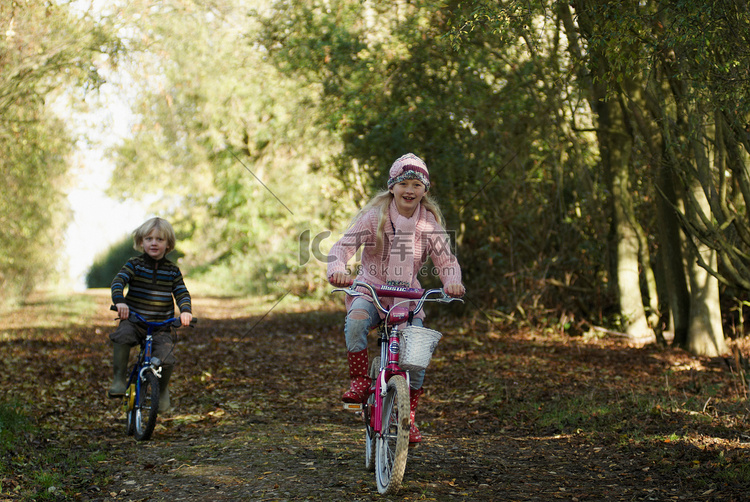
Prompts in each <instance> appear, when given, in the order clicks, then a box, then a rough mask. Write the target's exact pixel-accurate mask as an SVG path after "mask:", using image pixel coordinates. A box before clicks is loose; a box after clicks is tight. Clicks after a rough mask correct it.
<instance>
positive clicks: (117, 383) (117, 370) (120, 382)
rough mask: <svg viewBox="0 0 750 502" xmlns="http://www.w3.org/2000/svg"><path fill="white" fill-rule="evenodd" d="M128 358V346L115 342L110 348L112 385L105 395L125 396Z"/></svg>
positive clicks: (113, 396)
mask: <svg viewBox="0 0 750 502" xmlns="http://www.w3.org/2000/svg"><path fill="white" fill-rule="evenodd" d="M129 358H130V346H128V345H123V344H121V343H115V344H114V347H113V349H112V386H111V387H110V388H109V392H107V395H108V396H109V397H111V398H121V397H125V391H126V390H127V386H128V384H127V382H126V381H125V379H126V378H127V373H128V359H129Z"/></svg>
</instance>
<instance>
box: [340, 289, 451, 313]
mask: <svg viewBox="0 0 750 502" xmlns="http://www.w3.org/2000/svg"><path fill="white" fill-rule="evenodd" d="M358 287H363V288H365V289H367V290H369V291H370V293H371V294H370V296H371V297H372V299H373V303H374V304H375V306H376V307H377V308H378V310H380V311H381V312H383V313H384V314H388V309H387V308H385V307H383V304H382V303H380V299H379V297H380V296H383V297H390V298H405V299H407V300H417V306H416V307H415V308H414V314H418V313H419V312H420V311H421V310H422V307H424V304H425V302H427V301H434V302H439V303H451V302H453V301H459V302H463V300H462V299H461V298H455V297H453V296H450V295H448V294H447V293H446V292H445V291H443V289H442V288H439V289H427V290H425V289H417V288H404V287H401V286H389V285H384V284H370V283H367V282H364V281H354V282H352V284H351V286H349V288H336V289H334V290H333V291H332V293H337V292H344V293H346V294H347V295H349V296H365V294H366V293H363V292H361V291H357V288H358ZM436 293H437V294H440V297H439V298H429V297H430V295H434V294H436ZM398 303H403V302H398ZM394 306H395V305H394Z"/></svg>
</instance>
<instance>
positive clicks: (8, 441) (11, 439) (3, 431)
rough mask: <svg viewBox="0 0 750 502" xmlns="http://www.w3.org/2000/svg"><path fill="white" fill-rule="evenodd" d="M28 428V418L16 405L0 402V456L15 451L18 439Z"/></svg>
mask: <svg viewBox="0 0 750 502" xmlns="http://www.w3.org/2000/svg"><path fill="white" fill-rule="evenodd" d="M30 426H31V425H30V423H29V419H28V417H27V416H26V415H25V414H24V413H23V412H22V411H20V410H19V406H18V405H17V404H14V403H10V402H0V456H2V457H5V456H6V455H8V454H9V453H11V452H13V451H15V450H16V449H17V448H18V441H19V438H20V437H21V436H22V435H23V433H24V432H27V431H28V430H29V429H30ZM4 464H5V463H2V464H0V465H4ZM0 472H2V471H0Z"/></svg>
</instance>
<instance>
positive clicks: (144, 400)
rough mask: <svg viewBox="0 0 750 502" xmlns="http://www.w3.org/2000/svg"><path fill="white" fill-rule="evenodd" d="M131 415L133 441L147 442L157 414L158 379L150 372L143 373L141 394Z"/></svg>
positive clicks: (152, 430)
mask: <svg viewBox="0 0 750 502" xmlns="http://www.w3.org/2000/svg"><path fill="white" fill-rule="evenodd" d="M133 414H134V415H133V421H134V423H135V431H134V433H133V435H134V436H135V439H136V440H137V441H147V440H148V439H149V438H151V434H152V433H153V432H154V427H155V426H156V416H157V415H158V414H159V377H157V376H156V375H155V374H154V373H152V372H151V371H146V372H145V373H144V379H143V381H142V382H141V392H140V393H139V394H138V402H137V403H136V405H135V407H134V408H133Z"/></svg>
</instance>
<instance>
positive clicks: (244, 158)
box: [0, 0, 750, 356]
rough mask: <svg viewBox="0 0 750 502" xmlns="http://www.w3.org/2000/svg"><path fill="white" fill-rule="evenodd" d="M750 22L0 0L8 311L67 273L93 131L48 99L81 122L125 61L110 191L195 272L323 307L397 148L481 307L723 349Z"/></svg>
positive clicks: (649, 11)
mask: <svg viewBox="0 0 750 502" xmlns="http://www.w3.org/2000/svg"><path fill="white" fill-rule="evenodd" d="M748 14H749V13H748V6H747V3H746V2H740V1H731V0H718V1H711V2H700V1H698V2H696V1H689V2H688V1H676V2H675V1H658V0H646V1H640V2H634V1H614V2H608V1H595V0H577V1H575V2H555V1H536V0H530V1H524V2H520V1H507V2H496V1H491V2H490V1H432V0H413V1H402V0H398V1H388V2H379V1H372V0H329V1H316V0H309V1H294V0H290V1H275V2H261V1H253V0H209V1H201V2H197V1H192V0H163V1H148V2H146V1H140V0H134V1H130V2H117V1H113V2H104V3H101V4H99V3H97V4H96V5H93V6H92V5H91V4H90V3H87V2H85V1H80V2H67V1H64V0H60V1H41V0H0V24H1V25H2V30H0V151H2V152H3V153H2V156H0V172H2V180H3V188H2V191H0V303H2V305H3V306H4V308H10V307H11V306H12V305H14V304H17V303H18V302H19V301H22V300H23V299H24V298H25V297H27V295H28V294H29V293H31V292H32V291H33V290H35V289H38V288H42V287H45V286H47V285H48V284H49V283H50V282H53V281H54V279H55V274H56V273H59V271H60V270H59V269H60V261H59V259H58V258H59V257H58V256H57V255H56V251H57V250H59V249H60V239H61V236H62V235H63V233H64V229H65V227H66V225H67V224H69V223H70V221H69V220H70V218H69V211H68V208H67V207H66V198H65V197H66V193H67V190H69V189H70V186H69V183H68V173H69V170H70V159H71V156H72V154H73V152H74V151H76V149H77V148H81V147H82V146H83V147H85V144H86V141H87V138H86V135H85V134H83V135H81V134H79V133H77V132H75V131H74V130H73V129H72V128H71V127H70V126H69V124H68V123H67V122H66V120H65V118H66V117H65V113H64V111H63V112H62V113H61V111H60V110H61V107H60V106H59V103H60V102H61V101H62V102H64V103H66V106H69V107H71V108H70V109H74V108H75V107H90V106H92V105H91V103H90V101H87V100H86V98H87V97H90V96H96V94H97V89H98V88H99V87H100V86H101V85H102V84H103V82H104V81H105V78H106V74H107V72H111V71H115V70H116V71H118V72H124V73H126V74H127V75H128V76H129V82H131V83H132V84H130V86H129V88H128V89H123V92H127V93H128V95H129V96H133V99H132V100H131V105H132V110H133V112H134V113H135V116H136V118H137V119H136V121H135V124H134V126H133V128H132V134H131V135H130V137H128V138H126V139H125V140H123V141H122V142H120V143H118V144H117V146H116V147H115V148H113V149H112V150H111V151H110V152H109V153H110V156H111V158H112V159H114V161H115V162H116V166H117V167H116V171H115V174H114V175H113V177H112V183H111V189H110V190H111V194H112V195H115V196H117V197H119V198H121V199H123V200H135V199H144V200H148V201H151V203H152V206H151V211H152V212H153V213H154V214H159V215H161V216H164V217H167V218H169V219H170V220H171V221H172V222H173V224H174V225H175V228H176V229H177V231H178V239H179V243H180V244H179V249H178V250H179V253H180V255H181V257H180V259H179V262H180V265H181V267H182V268H183V272H184V273H185V274H186V275H187V276H188V277H190V278H191V280H193V281H196V282H201V283H202V284H205V285H206V286H207V287H213V288H215V289H216V290H221V291H223V292H225V293H232V294H241V295H267V296H268V295H270V296H272V297H281V296H283V295H291V296H292V297H298V298H300V299H303V298H321V297H323V296H324V295H327V294H328V290H329V287H328V285H327V283H326V281H325V273H324V270H325V264H324V263H323V261H324V256H325V251H326V250H327V248H328V247H329V246H330V245H331V244H332V243H333V242H334V241H335V239H336V237H337V236H338V235H340V233H341V232H343V231H344V229H345V228H346V226H347V224H348V222H349V221H350V219H351V217H352V216H353V215H354V214H355V212H356V208H357V207H359V206H361V205H363V204H364V203H365V202H366V201H367V199H368V197H369V196H370V195H371V194H373V193H374V192H375V191H376V190H377V189H379V188H381V187H383V186H384V183H385V181H386V178H387V170H388V167H389V166H390V164H391V162H392V161H393V160H394V159H395V158H397V157H398V156H400V155H402V154H403V153H406V152H409V151H411V152H414V153H416V154H417V155H420V156H421V157H422V158H424V159H425V160H426V162H427V165H428V167H429V169H430V173H431V180H432V182H433V185H432V186H433V191H434V194H435V195H436V197H437V199H438V201H439V203H440V204H441V207H442V210H443V212H444V214H445V216H446V219H447V226H448V228H449V229H451V230H452V231H454V232H455V248H456V252H457V255H458V258H459V261H460V262H461V264H462V268H463V270H464V274H465V283H466V286H467V288H468V294H467V305H468V306H469V307H471V308H472V309H473V311H474V312H479V313H480V314H479V315H483V316H486V317H488V318H490V319H493V320H495V321H497V322H500V321H502V322H510V323H517V324H520V325H533V326H540V327H546V328H550V329H552V330H553V331H555V332H564V333H568V334H570V335H574V336H575V335H579V334H582V333H586V332H590V331H591V330H595V329H599V330H601V329H606V330H610V331H616V332H622V333H624V334H626V335H627V336H628V337H631V338H632V339H635V340H641V341H647V342H648V341H653V340H658V341H661V342H664V332H665V331H669V333H671V335H670V337H671V336H673V337H674V338H673V340H674V341H673V343H675V344H677V345H680V346H682V347H685V348H687V349H688V350H690V351H691V352H692V353H694V354H698V355H709V356H711V355H718V354H722V353H725V352H726V350H727V345H726V342H725V340H726V338H728V337H735V336H743V335H744V329H743V324H744V317H745V315H744V314H743V309H744V308H745V307H746V304H747V290H748V288H750V274H748V257H749V254H748V253H750V225H749V222H748V218H747V207H748V202H749V201H750V170H748V160H749V158H748V152H749V151H750V135H749V133H748V123H749V121H748V118H749V117H750V109H749V107H750V100H749V99H748V97H750V78H749V74H748V72H749V71H750V70H749V69H750V61H749V60H750V53H749V51H750V49H749V47H750V43H749V42H750V40H749V39H750V16H749V15H748ZM63 110H64V109H63ZM154 201H155V202H154ZM128 230H131V229H128ZM128 246H129V244H128V243H126V244H125V246H124V247H125V248H127V247H128ZM122 247H123V246H120V248H122ZM119 252H120V253H122V252H123V251H122V249H120V251H119ZM121 256H122V255H118V254H117V252H116V251H115V250H113V252H112V254H111V255H110V256H109V257H102V258H101V259H100V260H99V263H98V264H97V265H96V266H95V267H94V268H93V269H92V272H91V274H90V281H91V282H90V285H94V286H101V285H102V284H101V281H102V280H103V279H102V277H104V278H106V279H104V280H105V282H108V280H109V278H111V275H112V273H111V272H108V271H105V273H100V276H99V278H98V279H97V277H96V274H97V272H96V270H98V269H105V270H107V269H106V267H107V266H110V267H111V266H112V264H113V263H116V264H117V266H119V265H121V264H122V258H121ZM107 263H109V265H107ZM97 281H99V282H97ZM426 283H427V284H429V283H430V282H429V279H427V280H426ZM670 337H668V338H670Z"/></svg>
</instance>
